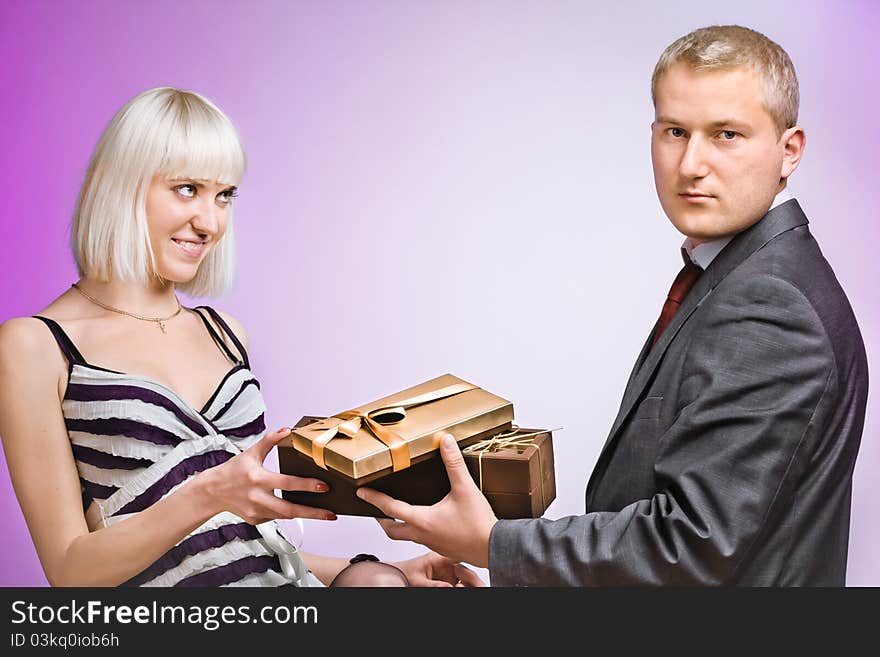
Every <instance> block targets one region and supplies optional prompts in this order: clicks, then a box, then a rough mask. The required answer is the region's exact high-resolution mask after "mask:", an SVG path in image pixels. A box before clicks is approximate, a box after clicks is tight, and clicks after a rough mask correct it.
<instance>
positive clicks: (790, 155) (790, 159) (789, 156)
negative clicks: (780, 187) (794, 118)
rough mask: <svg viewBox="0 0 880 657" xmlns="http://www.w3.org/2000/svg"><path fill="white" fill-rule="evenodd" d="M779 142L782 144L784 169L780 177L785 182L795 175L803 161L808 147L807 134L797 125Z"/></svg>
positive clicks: (787, 131)
mask: <svg viewBox="0 0 880 657" xmlns="http://www.w3.org/2000/svg"><path fill="white" fill-rule="evenodd" d="M779 141H780V143H781V144H782V169H781V171H780V172H779V177H780V178H781V179H782V180H785V179H787V178H788V177H789V176H790V175H791V174H793V173H794V170H795V169H797V165H798V163H799V162H800V161H801V156H803V154H804V147H805V146H806V145H807V133H806V132H804V129H803V128H801V127H800V126H797V125H796V126H794V127H792V128H789V129H788V130H786V131H785V132H783V133H782V137H781V138H780V139H779Z"/></svg>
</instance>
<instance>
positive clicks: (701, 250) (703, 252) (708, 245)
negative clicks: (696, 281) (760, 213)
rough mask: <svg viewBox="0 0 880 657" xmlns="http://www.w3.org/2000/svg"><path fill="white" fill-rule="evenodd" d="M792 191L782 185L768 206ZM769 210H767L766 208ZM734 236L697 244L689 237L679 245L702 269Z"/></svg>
mask: <svg viewBox="0 0 880 657" xmlns="http://www.w3.org/2000/svg"><path fill="white" fill-rule="evenodd" d="M793 198H794V196H792V193H791V192H790V191H788V187H787V186H786V187H783V188H782V191H781V192H779V193H778V194H777V195H776V197H775V198H774V199H773V204H772V205H771V206H770V210H772V209H773V208H775V207H776V206H777V205H782V204H783V203H785V202H786V201H790V200H791V199H793ZM768 211H769V210H768ZM734 237H736V233H734V234H733V235H727V236H726V237H722V238H720V239H717V240H712V241H711V242H702V243H700V244H698V245H697V246H694V245H693V242H692V240H691V238H690V237H688V238H686V239H685V241H684V244H682V245H681V249H682V255H685V254H686V255H687V257H689V258H690V259H691V262H693V263H694V264H695V265H697V267H699V268H700V269H702V270H704V271H705V270H706V268H707V267H708V266H709V265H711V264H712V261H713V260H714V259H715V257H716V256H717V255H718V254H719V253H721V250H722V249H723V248H724V247H725V246H727V245H728V243H729V242H730V240H732V239H733V238H734Z"/></svg>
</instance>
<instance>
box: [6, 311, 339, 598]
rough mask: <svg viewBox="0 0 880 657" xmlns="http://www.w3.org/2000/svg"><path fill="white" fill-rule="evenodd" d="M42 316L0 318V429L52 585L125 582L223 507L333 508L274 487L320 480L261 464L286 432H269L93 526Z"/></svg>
mask: <svg viewBox="0 0 880 657" xmlns="http://www.w3.org/2000/svg"><path fill="white" fill-rule="evenodd" d="M37 322H38V320H32V319H29V318H20V319H14V320H10V321H8V322H5V323H4V324H2V325H0V436H2V441H3V449H4V452H5V455H6V463H7V466H8V468H9V474H10V478H11V479H12V485H13V487H14V489H15V493H16V496H17V497H18V500H19V504H20V505H21V508H22V512H23V513H24V517H25V521H26V522H27V525H28V529H29V530H30V533H31V538H32V539H33V541H34V546H35V548H36V550H37V554H38V555H39V558H40V562H41V563H42V565H43V570H44V572H45V574H46V578H47V579H48V580H49V583H50V584H52V585H53V586H114V585H118V584H121V583H122V582H124V581H126V580H127V579H129V578H131V577H133V576H134V575H136V574H137V573H139V572H141V571H142V570H144V568H146V567H147V566H149V565H150V564H152V563H153V562H154V561H155V560H156V559H158V558H159V557H160V556H162V555H163V554H164V553H165V552H167V551H168V550H169V549H170V548H171V547H173V546H174V545H175V544H176V543H178V542H179V541H180V540H181V539H183V538H184V537H185V536H186V535H187V534H189V533H190V532H191V531H192V530H193V529H195V528H197V527H198V526H199V525H201V524H202V523H204V522H205V521H206V520H208V519H209V518H210V517H211V516H213V515H215V514H216V513H219V512H220V511H223V510H228V511H231V512H232V513H235V514H236V515H239V516H240V517H242V518H243V519H245V520H247V521H248V522H252V523H254V524H256V523H257V522H262V521H265V520H268V519H270V518H291V517H313V518H327V517H328V513H329V512H326V511H324V510H321V509H311V508H309V507H302V506H299V505H295V504H292V503H290V502H287V501H285V500H282V499H280V498H278V497H276V496H275V495H274V494H273V489H275V488H290V489H292V490H312V491H315V490H318V484H319V483H320V482H318V481H317V480H313V479H301V478H299V477H290V476H288V475H279V474H276V473H272V472H269V471H267V470H265V469H264V468H263V467H262V460H263V458H265V454H266V453H268V451H269V450H270V449H271V447H272V446H274V444H275V443H276V442H278V441H279V440H281V438H282V437H283V436H284V433H283V432H272V433H270V434H267V435H266V436H265V437H264V438H263V439H261V440H260V441H258V442H257V443H255V444H254V445H253V446H252V447H251V448H250V449H248V450H247V451H246V452H243V453H242V454H239V455H237V456H235V457H234V458H232V459H230V460H229V461H227V462H226V463H224V464H222V465H220V466H217V467H215V468H211V469H210V470H206V471H205V472H202V473H200V474H199V475H196V476H195V477H192V478H191V479H190V480H189V481H188V482H187V483H185V484H184V485H182V486H181V487H180V488H178V489H177V490H176V491H175V492H174V493H172V494H170V495H168V496H166V497H165V498H163V499H162V500H160V501H159V502H157V503H155V504H153V505H152V506H150V507H149V508H147V509H145V510H144V511H141V512H139V513H137V514H135V515H133V516H132V517H130V518H127V519H125V520H122V521H120V522H118V523H116V524H113V525H111V526H109V527H104V528H101V529H98V530H96V531H94V532H91V533H89V529H88V526H87V524H86V519H85V516H84V514H83V509H82V498H81V494H80V483H79V476H78V473H77V469H76V464H75V462H74V459H73V453H72V450H71V447H70V442H69V437H68V435H67V430H66V427H65V424H64V417H63V414H62V410H61V401H60V400H61V398H62V397H63V392H64V388H65V386H66V382H67V368H66V364H65V363H64V359H63V358H62V357H61V355H60V354H59V352H58V350H57V349H56V348H55V345H54V343H53V342H52V340H51V336H50V335H49V334H48V332H45V335H44V334H43V331H40V330H39V329H40V328H41V327H42V325H41V324H38V323H37Z"/></svg>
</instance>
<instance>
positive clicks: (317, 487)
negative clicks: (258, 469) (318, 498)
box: [266, 470, 330, 493]
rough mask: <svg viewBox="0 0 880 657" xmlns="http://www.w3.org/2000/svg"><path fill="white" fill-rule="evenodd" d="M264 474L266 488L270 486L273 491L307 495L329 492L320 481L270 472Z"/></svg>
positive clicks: (328, 488) (325, 485)
mask: <svg viewBox="0 0 880 657" xmlns="http://www.w3.org/2000/svg"><path fill="white" fill-rule="evenodd" d="M266 472H267V475H266V486H271V487H272V488H273V489H275V490H299V491H306V492H309V493H326V492H327V491H328V490H330V487H329V486H328V485H327V484H325V483H324V482H323V481H321V480H320V479H312V478H308V477H297V476H295V475H286V474H278V473H277V472H272V471H270V470H267V471H266Z"/></svg>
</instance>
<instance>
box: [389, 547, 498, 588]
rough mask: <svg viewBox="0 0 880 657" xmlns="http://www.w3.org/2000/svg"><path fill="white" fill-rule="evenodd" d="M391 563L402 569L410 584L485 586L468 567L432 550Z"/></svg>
mask: <svg viewBox="0 0 880 657" xmlns="http://www.w3.org/2000/svg"><path fill="white" fill-rule="evenodd" d="M392 565H394V566H397V567H398V568H400V569H401V570H402V571H403V573H404V574H405V575H406V578H407V579H408V580H409V584H410V586H486V583H485V582H484V581H483V580H481V579H480V577H479V576H478V575H477V574H476V573H475V572H474V571H472V570H471V569H470V568H468V567H466V566H463V565H461V564H460V563H455V562H454V561H450V560H449V559H447V558H446V557H441V556H440V555H439V554H436V553H434V552H426V553H425V554H423V555H420V556H418V557H415V558H414V559H408V560H406V561H397V562H395V563H393V564H392Z"/></svg>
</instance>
